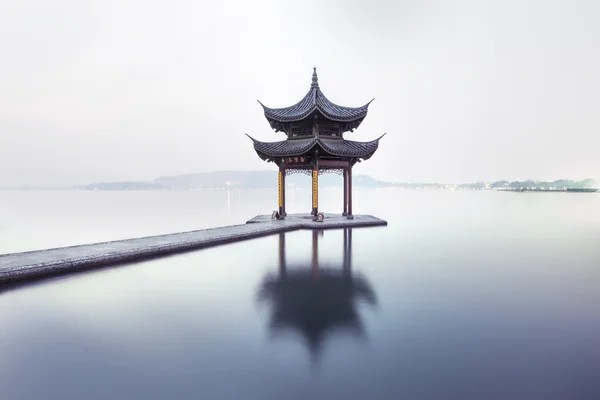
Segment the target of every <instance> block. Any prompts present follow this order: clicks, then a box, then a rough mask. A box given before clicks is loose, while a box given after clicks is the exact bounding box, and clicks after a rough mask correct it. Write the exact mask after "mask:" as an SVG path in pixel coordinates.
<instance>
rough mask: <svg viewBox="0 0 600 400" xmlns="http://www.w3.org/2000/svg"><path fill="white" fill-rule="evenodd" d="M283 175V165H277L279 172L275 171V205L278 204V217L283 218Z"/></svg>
mask: <svg viewBox="0 0 600 400" xmlns="http://www.w3.org/2000/svg"><path fill="white" fill-rule="evenodd" d="M284 176H285V167H283V166H281V167H279V172H278V173H277V205H278V206H279V218H283V217H284V216H285V214H284V202H285V198H284V189H283V185H284V184H285V181H284V178H283V177H284Z"/></svg>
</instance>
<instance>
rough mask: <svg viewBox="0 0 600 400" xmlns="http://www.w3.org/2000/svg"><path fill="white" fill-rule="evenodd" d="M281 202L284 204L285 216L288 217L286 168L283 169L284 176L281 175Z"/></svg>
mask: <svg viewBox="0 0 600 400" xmlns="http://www.w3.org/2000/svg"><path fill="white" fill-rule="evenodd" d="M281 200H282V203H283V214H282V215H283V216H284V217H285V216H287V211H285V168H284V169H283V174H282V175H281Z"/></svg>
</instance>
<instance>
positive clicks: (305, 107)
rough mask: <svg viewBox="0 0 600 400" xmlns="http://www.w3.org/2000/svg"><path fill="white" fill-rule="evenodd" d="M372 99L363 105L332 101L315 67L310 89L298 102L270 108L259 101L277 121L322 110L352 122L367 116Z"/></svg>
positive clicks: (296, 119)
mask: <svg viewBox="0 0 600 400" xmlns="http://www.w3.org/2000/svg"><path fill="white" fill-rule="evenodd" d="M371 101H373V100H371ZM371 101H370V102H368V103H367V104H365V105H364V106H361V107H344V106H340V105H337V104H335V103H333V102H331V101H330V100H329V99H328V98H327V97H325V95H324V94H323V92H321V89H320V88H319V81H318V77H317V71H316V68H315V69H314V71H313V79H312V84H311V86H310V90H309V91H308V93H307V94H306V96H304V98H302V100H300V101H299V102H298V103H296V104H294V105H293V106H289V107H284V108H269V107H267V106H265V105H264V104H262V103H260V102H259V103H260V104H261V105H262V107H263V109H264V111H265V116H266V117H267V119H269V120H274V121H277V122H293V121H300V120H302V119H304V118H306V117H307V116H309V115H310V114H311V113H312V112H313V111H315V110H318V111H320V112H321V114H323V115H324V116H326V117H327V118H329V119H331V120H333V121H339V122H350V121H356V120H359V119H362V118H364V117H366V116H367V112H368V109H369V104H371Z"/></svg>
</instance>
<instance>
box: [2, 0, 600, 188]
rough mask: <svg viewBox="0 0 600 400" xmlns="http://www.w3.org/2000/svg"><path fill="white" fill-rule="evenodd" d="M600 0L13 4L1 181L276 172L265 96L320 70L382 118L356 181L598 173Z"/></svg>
mask: <svg viewBox="0 0 600 400" xmlns="http://www.w3.org/2000/svg"><path fill="white" fill-rule="evenodd" d="M599 22H600V3H598V2H597V1H593V0H590V1H566V0H565V1H552V0H550V1H549V0H544V1H542V0H531V1H522V0H521V1H512V0H511V1H485V2H484V1H476V0H472V1H441V0H440V1H412V0H407V1H379V2H378V1H371V2H365V1H358V0H351V1H341V0H340V1H313V0H307V1H302V2H281V1H275V0H255V1H252V2H250V1H219V2H198V1H191V0H190V1H187V0H186V1H170V2H160V3H159V2H147V1H139V0H133V1H125V0H119V1H116V0H104V1H81V0H55V1H52V2H48V1H42V0H36V1H34V0H20V1H18V2H17V1H12V2H11V1H7V0H4V1H2V2H1V3H0V50H1V55H2V62H0V186H10V185H21V184H35V185H42V184H44V185H71V184H82V183H90V182H94V181H102V180H104V181H106V180H145V179H152V178H155V177H158V176H162V175H176V174H184V173H195V172H209V171H214V170H223V169H227V170H232V169H268V168H271V169H274V168H275V167H274V166H273V165H272V164H266V163H264V162H263V161H261V160H260V159H259V158H258V156H257V155H256V153H255V152H254V150H253V148H252V143H251V141H250V140H249V139H248V138H247V137H246V136H245V135H244V133H249V134H250V135H252V136H253V137H255V138H257V139H259V140H264V141H277V140H283V139H284V138H285V136H284V135H283V134H282V133H275V132H274V131H272V130H271V129H270V128H269V124H268V123H267V121H266V119H265V118H264V115H263V113H262V108H261V107H260V105H259V104H258V103H257V102H256V100H257V99H259V100H260V101H262V102H263V103H264V104H265V105H267V106H270V107H282V106H288V105H291V104H293V103H295V102H297V101H298V100H300V98H301V97H303V96H304V94H305V93H306V92H307V91H308V89H309V86H310V82H311V74H312V67H313V66H315V67H317V71H318V73H319V84H320V87H321V89H322V91H323V92H324V93H325V95H327V96H328V97H329V98H330V99H331V100H332V101H334V102H336V103H338V104H342V105H347V106H358V105H362V104H364V103H366V102H367V101H369V100H370V99H371V98H373V97H375V101H374V102H373V103H372V104H371V106H370V111H369V115H368V116H367V118H366V119H365V121H364V122H363V124H362V125H361V126H360V128H359V129H358V130H357V131H355V132H354V133H349V134H347V135H346V138H348V139H352V140H359V141H367V140H372V139H374V138H376V137H378V136H380V135H381V134H382V133H384V132H387V135H386V136H385V137H384V138H383V139H382V141H381V144H380V148H379V150H378V151H377V153H376V154H375V155H374V156H373V158H371V159H370V160H368V161H366V162H364V163H361V164H359V165H358V166H357V167H356V170H355V171H356V172H355V173H361V174H370V175H372V176H374V177H376V178H379V179H384V180H393V181H413V182H414V181H421V182H423V181H427V182H434V181H435V182H446V183H455V182H467V181H477V180H499V179H528V178H532V179H544V180H552V179H558V178H572V179H583V178H588V177H597V178H600V157H599V154H598V153H599V152H600V146H599V144H600V140H599V139H598V132H600V119H599V118H598V109H599V106H600V100H599V93H600V79H599V78H598V71H600V52H599V51H598V49H600V23H599Z"/></svg>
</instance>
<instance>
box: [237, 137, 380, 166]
mask: <svg viewBox="0 0 600 400" xmlns="http://www.w3.org/2000/svg"><path fill="white" fill-rule="evenodd" d="M383 136H384V135H382V136H380V137H378V138H377V139H375V140H371V141H370V142H355V141H352V140H346V139H326V138H322V137H310V138H306V139H288V140H282V141H280V142H261V141H259V140H256V139H254V138H253V137H251V136H250V135H248V137H249V138H250V139H252V141H253V142H254V150H256V153H257V154H258V156H259V157H260V158H262V159H263V160H267V161H273V160H274V159H275V158H280V157H297V156H304V155H312V154H313V153H314V151H315V150H319V153H320V156H328V155H329V156H334V157H347V158H356V159H363V160H367V159H369V158H370V157H371V156H372V155H373V154H374V153H375V151H376V150H377V148H378V147H379V140H380V139H381V138H382V137H383Z"/></svg>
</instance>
